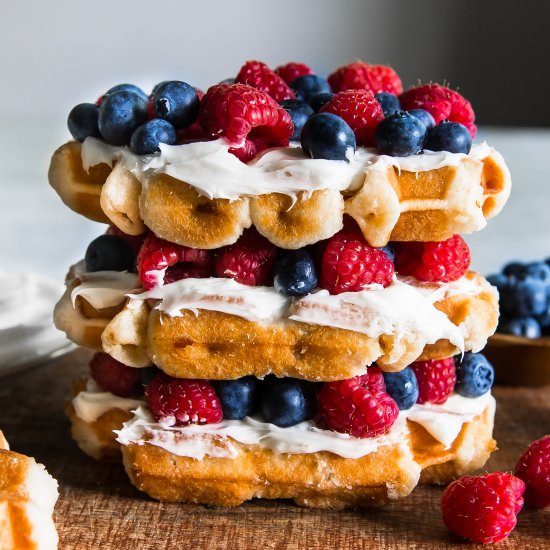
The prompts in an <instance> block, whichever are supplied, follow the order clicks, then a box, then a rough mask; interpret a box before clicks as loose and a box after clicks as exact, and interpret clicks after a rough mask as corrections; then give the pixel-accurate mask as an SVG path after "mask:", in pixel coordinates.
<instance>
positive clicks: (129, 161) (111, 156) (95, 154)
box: [81, 137, 144, 175]
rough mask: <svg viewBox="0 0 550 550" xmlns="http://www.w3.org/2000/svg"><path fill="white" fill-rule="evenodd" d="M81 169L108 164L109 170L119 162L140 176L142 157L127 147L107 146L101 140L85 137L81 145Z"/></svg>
mask: <svg viewBox="0 0 550 550" xmlns="http://www.w3.org/2000/svg"><path fill="white" fill-rule="evenodd" d="M81 155H82V168H84V170H86V171H88V170H89V169H90V168H91V167H92V166H96V165H98V164H108V165H109V166H110V167H111V168H112V167H113V164H114V163H115V162H116V161H119V160H121V161H122V162H124V165H125V166H126V168H127V169H128V170H130V172H133V173H135V174H136V175H137V174H141V171H142V168H143V162H144V160H143V157H140V156H139V155H136V154H135V153H132V151H130V149H128V147H118V146H116V145H109V144H108V143H106V142H105V141H103V140H101V139H96V138H93V137H87V138H86V139H85V140H84V142H83V143H82V152H81Z"/></svg>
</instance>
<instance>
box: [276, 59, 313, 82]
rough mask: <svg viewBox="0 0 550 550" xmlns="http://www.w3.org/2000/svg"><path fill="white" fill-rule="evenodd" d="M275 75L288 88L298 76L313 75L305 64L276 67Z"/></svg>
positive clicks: (288, 64)
mask: <svg viewBox="0 0 550 550" xmlns="http://www.w3.org/2000/svg"><path fill="white" fill-rule="evenodd" d="M275 73H276V74H278V75H279V76H280V77H281V78H282V79H283V80H284V81H285V82H286V83H287V84H288V85H289V86H290V85H291V84H292V83H293V82H294V81H295V80H296V79H297V78H298V77H299V76H305V75H306V74H313V71H312V70H311V69H310V68H309V67H308V66H307V65H306V64H305V63H292V62H291V63H287V64H286V65H281V66H280V67H277V68H276V69H275Z"/></svg>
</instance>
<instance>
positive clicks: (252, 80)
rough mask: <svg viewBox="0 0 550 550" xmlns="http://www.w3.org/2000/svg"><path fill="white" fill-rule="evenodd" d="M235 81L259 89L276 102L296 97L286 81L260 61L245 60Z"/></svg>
mask: <svg viewBox="0 0 550 550" xmlns="http://www.w3.org/2000/svg"><path fill="white" fill-rule="evenodd" d="M235 82H237V83H238V84H247V85H248V86H252V87H253V88H256V89H257V90H261V91H262V92H265V93H266V94H268V95H270V96H271V97H272V98H273V99H274V100H275V101H276V102H277V103H279V102H281V101H283V100H285V99H294V98H295V97H296V94H295V93H294V92H293V91H292V90H291V89H290V88H289V87H288V85H287V83H286V82H285V81H284V80H283V79H282V78H281V77H280V76H279V75H278V74H277V73H275V72H273V71H272V70H271V69H270V68H269V67H268V66H267V65H266V64H265V63H262V62H261V61H247V62H246V63H245V64H244V65H243V66H242V67H241V70H240V71H239V74H238V75H237V78H236V79H235Z"/></svg>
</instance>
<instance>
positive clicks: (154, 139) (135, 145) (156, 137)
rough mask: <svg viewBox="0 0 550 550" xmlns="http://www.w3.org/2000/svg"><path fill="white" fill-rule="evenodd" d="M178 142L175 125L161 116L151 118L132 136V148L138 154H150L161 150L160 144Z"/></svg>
mask: <svg viewBox="0 0 550 550" xmlns="http://www.w3.org/2000/svg"><path fill="white" fill-rule="evenodd" d="M161 143H167V144H168V145H172V144H174V143H176V130H175V129H174V127H173V126H172V125H171V124H170V123H169V122H167V121H166V120H162V119H161V118H155V119H153V120H149V121H148V122H146V123H145V124H142V125H141V126H140V127H139V128H137V129H136V130H134V133H133V134H132V137H131V138H130V148H131V149H132V151H134V153H136V154H137V155H150V154H152V153H154V152H155V151H159V150H160V149H159V145H160V144H161Z"/></svg>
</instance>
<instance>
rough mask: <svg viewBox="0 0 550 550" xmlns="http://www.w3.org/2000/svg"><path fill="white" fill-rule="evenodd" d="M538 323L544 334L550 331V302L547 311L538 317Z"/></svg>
mask: <svg viewBox="0 0 550 550" xmlns="http://www.w3.org/2000/svg"><path fill="white" fill-rule="evenodd" d="M537 322H538V324H539V325H540V326H541V328H542V329H543V331H544V332H547V330H548V329H550V302H549V304H548V307H547V308H546V310H545V311H543V312H542V313H541V314H540V315H537Z"/></svg>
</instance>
